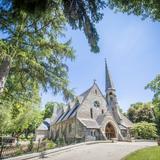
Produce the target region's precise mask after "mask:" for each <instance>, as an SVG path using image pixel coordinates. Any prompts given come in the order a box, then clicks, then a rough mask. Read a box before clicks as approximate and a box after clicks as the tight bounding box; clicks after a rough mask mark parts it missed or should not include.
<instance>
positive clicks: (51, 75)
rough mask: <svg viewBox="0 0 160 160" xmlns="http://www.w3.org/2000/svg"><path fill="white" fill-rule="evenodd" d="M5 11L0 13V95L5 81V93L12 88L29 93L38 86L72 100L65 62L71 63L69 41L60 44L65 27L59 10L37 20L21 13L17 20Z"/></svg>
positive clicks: (72, 54)
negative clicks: (67, 60)
mask: <svg viewBox="0 0 160 160" xmlns="http://www.w3.org/2000/svg"><path fill="white" fill-rule="evenodd" d="M6 8H7V6H6V7H4V6H3V7H2V8H1V9H0V19H1V23H0V31H3V32H4V33H5V35H6V36H5V37H4V38H3V39H1V40H0V52H1V57H0V63H1V66H0V91H1V92H2V90H3V88H4V85H5V82H6V80H7V81H8V82H6V85H8V86H7V88H6V90H7V91H8V90H10V89H13V86H15V85H17V88H18V89H19V90H20V89H22V90H25V89H26V88H30V89H31V88H32V87H33V85H35V83H37V84H36V85H39V86H41V87H43V89H45V90H47V89H48V88H52V90H53V93H54V94H56V93H57V92H62V93H63V95H64V97H65V98H68V97H69V96H71V92H70V90H69V89H68V75H67V72H68V67H67V65H66V64H65V60H66V59H71V60H72V59H74V53H73V49H72V48H71V47H70V41H66V42H62V41H60V37H61V36H64V34H63V29H64V26H65V24H66V20H65V17H64V16H63V13H62V12H61V8H60V7H58V8H54V9H52V10H51V11H50V12H47V13H46V14H43V15H42V16H40V17H39V16H38V15H37V16H34V17H32V16H29V15H28V14H26V13H25V12H23V11H21V12H20V14H19V15H18V16H17V17H16V19H15V18H14V17H13V13H12V10H11V11H10V10H9V11H8V10H7V9H6ZM53 17H54V18H53ZM7 77H9V78H7ZM27 82H28V83H27ZM25 84H29V86H28V85H25ZM8 93H10V92H8Z"/></svg>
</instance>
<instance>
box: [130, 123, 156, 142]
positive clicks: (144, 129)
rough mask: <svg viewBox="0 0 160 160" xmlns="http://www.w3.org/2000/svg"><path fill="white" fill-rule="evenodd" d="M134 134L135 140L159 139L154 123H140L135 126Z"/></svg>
mask: <svg viewBox="0 0 160 160" xmlns="http://www.w3.org/2000/svg"><path fill="white" fill-rule="evenodd" d="M132 134H133V135H134V136H135V138H142V139H152V138H154V139H155V138H156V137H157V129H156V126H155V124H154V123H148V122H139V123H135V124H134V126H133V128H132Z"/></svg>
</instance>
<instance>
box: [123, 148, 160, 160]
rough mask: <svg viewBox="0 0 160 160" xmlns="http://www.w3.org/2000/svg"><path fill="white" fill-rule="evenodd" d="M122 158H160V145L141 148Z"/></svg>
mask: <svg viewBox="0 0 160 160" xmlns="http://www.w3.org/2000/svg"><path fill="white" fill-rule="evenodd" d="M122 160H160V146H155V147H149V148H144V149H140V150H138V151H135V152H133V153H131V154H129V155H127V156H126V157H124V158H123V159H122Z"/></svg>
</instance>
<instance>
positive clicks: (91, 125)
mask: <svg viewBox="0 0 160 160" xmlns="http://www.w3.org/2000/svg"><path fill="white" fill-rule="evenodd" d="M78 119H79V121H80V122H81V123H82V124H83V125H84V126H85V127H86V128H96V129H99V128H100V126H99V125H98V123H97V121H96V120H94V119H80V118H78Z"/></svg>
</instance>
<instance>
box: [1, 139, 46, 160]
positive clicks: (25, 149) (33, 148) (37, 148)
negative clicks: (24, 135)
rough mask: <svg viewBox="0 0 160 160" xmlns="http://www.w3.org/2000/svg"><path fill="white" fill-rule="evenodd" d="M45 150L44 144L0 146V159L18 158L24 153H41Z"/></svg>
mask: <svg viewBox="0 0 160 160" xmlns="http://www.w3.org/2000/svg"><path fill="white" fill-rule="evenodd" d="M45 150H46V142H41V143H40V142H39V143H36V144H33V145H31V144H28V145H14V146H13V145H3V146H0V159H4V158H9V157H14V156H18V155H21V154H24V153H33V152H43V151H45Z"/></svg>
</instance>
